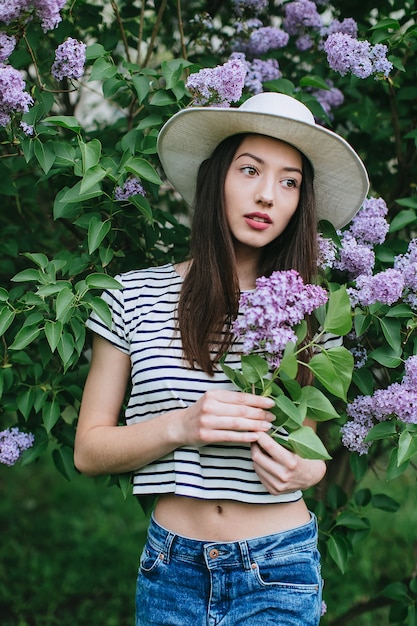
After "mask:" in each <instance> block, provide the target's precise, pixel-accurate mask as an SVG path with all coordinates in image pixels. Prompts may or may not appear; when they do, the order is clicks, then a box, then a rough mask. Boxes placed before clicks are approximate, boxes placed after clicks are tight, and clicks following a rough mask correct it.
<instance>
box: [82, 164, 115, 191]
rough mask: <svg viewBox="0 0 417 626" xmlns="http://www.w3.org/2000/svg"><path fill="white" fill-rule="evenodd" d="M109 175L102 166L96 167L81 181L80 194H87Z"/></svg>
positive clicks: (88, 171)
mask: <svg viewBox="0 0 417 626" xmlns="http://www.w3.org/2000/svg"><path fill="white" fill-rule="evenodd" d="M107 174H108V170H104V169H103V168H102V167H100V165H96V166H94V167H92V168H90V169H89V170H87V172H86V173H85V174H84V176H83V178H82V180H81V186H80V193H81V194H86V193H87V192H88V191H89V190H90V189H93V188H96V187H97V183H99V182H100V181H102V180H103V178H105V177H106V176H107Z"/></svg>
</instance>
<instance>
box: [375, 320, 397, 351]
mask: <svg viewBox="0 0 417 626" xmlns="http://www.w3.org/2000/svg"><path fill="white" fill-rule="evenodd" d="M379 323H380V324H381V328H382V332H383V333H384V337H385V339H386V340H387V342H388V344H389V345H390V346H391V348H392V349H393V350H394V351H396V352H398V351H401V322H400V320H399V319H396V318H390V317H388V318H387V317H382V318H381V319H380V320H379Z"/></svg>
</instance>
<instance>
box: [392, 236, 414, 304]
mask: <svg viewBox="0 0 417 626" xmlns="http://www.w3.org/2000/svg"><path fill="white" fill-rule="evenodd" d="M394 269H396V270H398V271H400V272H401V274H402V276H403V280H404V289H405V293H404V297H403V299H404V301H405V302H407V303H408V304H409V305H410V306H411V308H412V309H414V310H415V311H417V239H412V240H411V241H410V243H409V244H408V249H407V252H406V253H405V254H400V255H398V256H397V257H395V259H394Z"/></svg>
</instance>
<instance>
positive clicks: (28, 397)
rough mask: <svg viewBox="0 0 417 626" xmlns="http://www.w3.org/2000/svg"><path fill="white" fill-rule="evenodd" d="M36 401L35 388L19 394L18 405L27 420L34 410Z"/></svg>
mask: <svg viewBox="0 0 417 626" xmlns="http://www.w3.org/2000/svg"><path fill="white" fill-rule="evenodd" d="M34 399H35V393H34V391H33V388H32V387H30V388H29V389H25V391H21V392H20V393H18V394H17V398H16V405H17V408H18V409H19V411H20V412H21V414H22V415H23V417H24V418H25V420H27V419H28V417H29V415H30V412H31V410H32V409H33V402H34Z"/></svg>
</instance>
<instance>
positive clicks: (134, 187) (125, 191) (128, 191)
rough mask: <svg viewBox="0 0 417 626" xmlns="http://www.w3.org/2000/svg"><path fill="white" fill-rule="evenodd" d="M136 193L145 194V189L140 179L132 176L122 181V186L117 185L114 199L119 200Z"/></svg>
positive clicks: (126, 198)
mask: <svg viewBox="0 0 417 626" xmlns="http://www.w3.org/2000/svg"><path fill="white" fill-rule="evenodd" d="M136 195H140V196H146V191H145V190H144V188H143V185H142V183H141V182H140V180H139V179H138V178H134V177H132V176H131V177H129V178H128V179H127V180H126V181H125V182H124V183H123V187H120V186H118V187H116V189H115V191H114V199H115V200H118V201H119V202H120V201H122V200H128V199H129V198H131V197H132V196H136Z"/></svg>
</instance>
